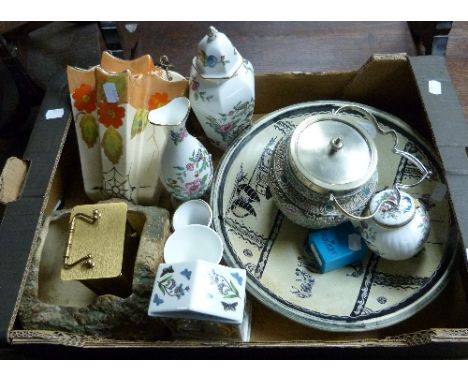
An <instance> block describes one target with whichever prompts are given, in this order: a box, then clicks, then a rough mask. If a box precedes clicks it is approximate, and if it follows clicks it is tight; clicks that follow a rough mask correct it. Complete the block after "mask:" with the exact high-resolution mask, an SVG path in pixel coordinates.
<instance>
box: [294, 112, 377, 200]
mask: <svg viewBox="0 0 468 382" xmlns="http://www.w3.org/2000/svg"><path fill="white" fill-rule="evenodd" d="M289 154H290V158H289V159H290V165H291V169H292V171H293V173H294V175H295V176H296V177H297V178H298V179H299V180H300V181H301V182H302V183H304V184H305V185H306V186H307V187H308V188H310V189H311V190H313V191H317V192H321V193H325V192H329V191H347V190H352V189H355V188H357V187H360V186H362V185H363V184H364V183H366V182H367V181H368V180H369V179H370V177H371V176H372V175H373V174H374V172H375V170H376V168H377V149H376V147H375V144H374V142H373V140H372V138H371V137H370V136H369V135H368V134H367V133H366V132H365V131H363V130H362V129H360V128H359V127H357V126H356V125H355V124H354V123H353V121H352V120H351V119H350V118H346V117H344V116H337V115H335V114H327V115H322V116H314V117H311V118H308V119H306V120H304V121H303V122H302V123H301V124H300V125H299V126H298V127H297V128H296V130H295V131H294V132H293V134H292V136H291V141H290V144H289Z"/></svg>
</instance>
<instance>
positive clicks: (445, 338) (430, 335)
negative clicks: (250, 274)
mask: <svg viewBox="0 0 468 382" xmlns="http://www.w3.org/2000/svg"><path fill="white" fill-rule="evenodd" d="M11 336H12V338H13V344H15V345H22V344H23V345H26V344H27V345H29V344H41V345H65V346H73V347H77V348H97V347H98V348H130V347H131V348H149V349H150V348H155V349H156V348H167V347H170V348H192V347H195V348H210V347H224V348H226V347H228V348H229V347H230V348H239V347H245V348H255V347H281V348H311V347H321V348H327V347H328V348H335V347H339V348H361V347H392V348H395V347H400V348H405V347H413V346H423V345H428V344H431V343H434V342H438V343H442V342H458V343H464V344H468V329H428V330H421V331H418V332H414V333H409V334H402V335H398V336H390V337H386V338H383V339H366V338H363V339H362V340H353V341H345V340H342V341H318V340H316V341H310V340H304V341H293V342H291V341H279V342H235V341H234V342H233V341H229V342H222V341H212V342H210V341H206V342H203V341H177V340H176V341H157V342H156V341H122V340H112V341H110V340H106V339H101V338H96V337H90V336H82V335H76V334H71V333H64V332H51V331H41V330H14V331H12V332H11Z"/></svg>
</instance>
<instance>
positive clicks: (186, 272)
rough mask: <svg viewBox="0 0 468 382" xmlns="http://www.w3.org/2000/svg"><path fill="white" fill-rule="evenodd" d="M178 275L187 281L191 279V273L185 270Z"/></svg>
mask: <svg viewBox="0 0 468 382" xmlns="http://www.w3.org/2000/svg"><path fill="white" fill-rule="evenodd" d="M180 274H181V275H182V276H185V277H187V280H190V277H192V271H189V270H188V269H187V268H185V269H184V270H183V271H182V272H180Z"/></svg>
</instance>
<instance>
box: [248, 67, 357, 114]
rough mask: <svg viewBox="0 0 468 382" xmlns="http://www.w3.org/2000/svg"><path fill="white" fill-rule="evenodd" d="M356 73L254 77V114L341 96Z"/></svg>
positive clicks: (279, 74) (277, 74)
mask: <svg viewBox="0 0 468 382" xmlns="http://www.w3.org/2000/svg"><path fill="white" fill-rule="evenodd" d="M354 75H355V72H327V73H276V74H261V75H258V76H256V77H255V92H256V96H255V102H256V104H255V113H257V114H265V113H269V112H271V111H273V110H277V109H281V108H283V107H286V106H289V105H292V104H295V103H299V102H307V101H315V100H322V99H338V100H340V99H343V88H344V87H345V85H346V84H347V83H348V82H349V81H351V79H352V78H353V77H354Z"/></svg>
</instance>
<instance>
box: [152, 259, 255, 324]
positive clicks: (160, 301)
mask: <svg viewBox="0 0 468 382" xmlns="http://www.w3.org/2000/svg"><path fill="white" fill-rule="evenodd" d="M245 283H246V271H245V269H240V268H231V267H226V266H223V265H218V264H215V263H212V262H208V261H204V260H196V261H188V262H180V263H173V264H167V263H163V264H160V265H159V267H158V271H157V273H156V279H155V282H154V286H153V292H152V295H151V300H150V305H149V309H148V315H149V316H153V317H169V318H187V319H197V320H210V321H216V322H224V323H230V324H241V323H242V320H243V315H244V304H245Z"/></svg>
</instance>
